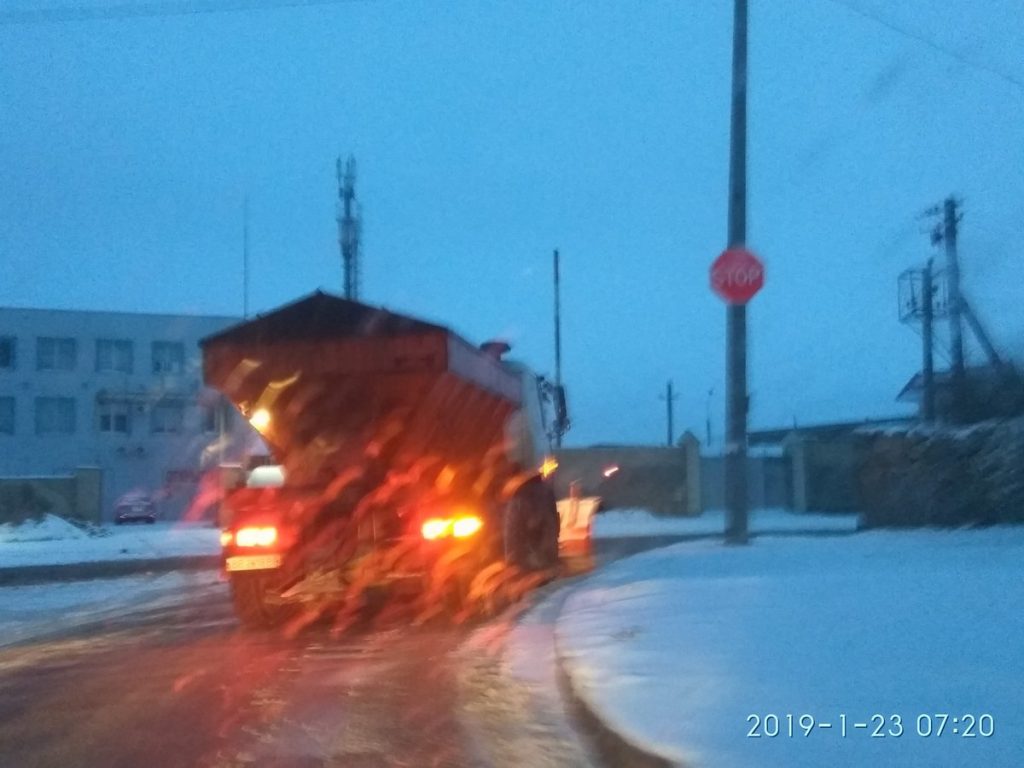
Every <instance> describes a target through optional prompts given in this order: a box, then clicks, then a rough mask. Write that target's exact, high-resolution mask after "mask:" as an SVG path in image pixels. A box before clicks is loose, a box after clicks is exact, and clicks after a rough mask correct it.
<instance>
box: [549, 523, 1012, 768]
mask: <svg viewBox="0 0 1024 768" xmlns="http://www.w3.org/2000/svg"><path fill="white" fill-rule="evenodd" d="M1022 607H1024V528H992V529H987V530H975V531H966V530H962V531H948V532H947V531H901V532H891V531H886V532H866V533H859V534H855V535H852V536H841V537H808V538H800V537H785V538H783V537H778V538H771V537H765V538H759V539H757V540H755V542H754V543H753V544H751V545H750V546H749V547H725V546H722V545H721V544H720V543H718V542H717V541H698V542H688V543H684V544H677V545H675V546H673V547H670V548H667V549H663V550H658V551H655V552H651V553H647V554H643V555H638V556H636V557H632V558H628V559H626V560H622V561H619V562H617V563H614V564H612V565H611V566H609V567H608V568H606V569H605V570H603V571H602V572H599V573H598V574H596V575H595V576H593V577H591V578H590V579H588V580H587V581H585V582H584V583H583V585H582V586H581V587H579V588H578V589H576V590H574V591H573V593H572V594H571V595H570V596H569V597H568V599H567V601H566V603H565V607H564V609H563V612H562V614H561V616H560V618H559V621H558V627H557V631H556V636H557V640H558V644H559V650H560V653H561V655H562V658H563V659H564V661H565V663H566V665H567V668H568V670H569V672H570V674H571V675H572V678H573V680H574V683H575V687H576V688H577V689H578V690H579V692H580V693H581V695H583V696H584V697H585V699H586V700H587V701H588V702H589V703H590V704H591V706H592V707H593V708H594V709H596V710H597V711H598V712H599V713H601V714H602V716H603V717H605V718H606V719H607V720H608V721H609V722H610V723H612V724H613V725H614V726H615V727H617V728H618V729H619V730H621V731H622V732H624V733H626V734H628V735H630V736H631V737H632V738H633V739H635V740H636V741H638V742H639V743H642V744H645V745H647V746H648V747H650V748H654V749H656V750H658V751H660V752H662V753H663V754H666V755H667V756H670V757H671V758H672V759H675V760H681V761H685V762H686V764H687V765H688V766H696V767H697V768H700V767H702V766H704V767H709V768H710V767H714V768H739V767H741V766H742V767H746V766H761V767H762V768H782V767H785V768H801V767H803V766H807V767H811V766H813V767H814V768H820V766H825V765H849V766H873V765H898V766H901V767H903V768H917V767H918V766H922V767H923V766H928V767H929V768H933V767H934V766H947V765H948V766H957V768H962V767H963V766H986V767H989V766H991V767H992V768H994V767H995V766H1013V765H1019V764H1020V756H1021V755H1022V754H1024V696H1022V694H1021V688H1020V671H1021V670H1022V669H1024V610H1022ZM941 714H947V715H948V716H949V719H948V720H947V721H946V723H945V728H944V732H943V733H942V735H941V736H937V735H934V734H935V733H936V731H937V729H938V724H939V720H940V718H939V717H938V716H939V715H941ZM983 714H985V715H990V716H991V718H992V724H993V728H994V735H992V736H990V737H985V736H982V735H977V736H973V737H972V736H966V737H965V735H963V734H964V729H965V724H964V721H963V720H962V719H960V720H958V721H957V722H955V723H954V721H953V718H954V717H956V718H963V716H964V715H968V716H972V717H974V718H975V720H974V724H973V728H969V730H971V731H972V732H973V733H975V734H980V733H981V731H982V729H981V728H980V727H979V726H981V725H984V731H985V732H986V733H987V732H988V727H989V725H990V723H989V720H988V719H987V718H981V715H983ZM803 715H809V716H810V718H813V719H814V722H815V723H818V724H822V723H827V724H831V725H832V728H831V729H826V728H818V727H815V728H814V729H813V730H812V731H811V733H810V735H809V736H804V735H803V731H802V730H801V728H800V726H799V718H800V717H801V716H803ZM843 715H845V716H846V720H847V731H846V735H845V737H844V736H843V735H842V733H841V717H842V716H843ZM875 715H878V716H880V717H881V718H884V722H883V727H882V729H881V733H883V734H887V735H884V736H881V737H876V738H873V737H872V733H873V732H874V730H875V727H876V725H877V724H878V723H879V718H877V717H874V716H875ZM919 715H924V716H926V717H922V718H921V720H920V722H919V720H918V716H919ZM769 716H774V717H777V718H778V728H779V735H778V736H774V737H770V736H768V735H764V734H765V729H766V727H767V730H768V732H769V733H772V732H774V731H775V727H776V725H775V721H774V720H773V718H772V717H769ZM788 716H792V717H793V719H794V725H793V729H794V730H793V733H794V735H793V736H790V735H789V724H788V723H789V721H788ZM893 716H899V717H900V718H902V721H901V723H899V724H897V723H896V722H895V720H894V719H893ZM753 717H757V718H760V724H759V728H757V729H756V731H755V732H756V733H760V734H762V735H760V736H750V735H748V732H750V731H751V729H752V728H753V727H755V726H757V725H758V723H757V722H755V720H754V719H753ZM808 719H809V718H806V717H805V718H804V722H805V723H806V722H808ZM929 722H930V723H931V727H932V733H933V735H932V736H923V735H918V728H919V726H920V728H921V731H922V732H926V730H927V726H928V724H929ZM855 723H863V724H866V725H867V727H866V728H859V727H856V726H855V725H854V724H855ZM967 727H969V724H968V726H967ZM901 728H902V733H901V734H900V735H896V734H897V733H900V731H901ZM889 734H891V735H889Z"/></svg>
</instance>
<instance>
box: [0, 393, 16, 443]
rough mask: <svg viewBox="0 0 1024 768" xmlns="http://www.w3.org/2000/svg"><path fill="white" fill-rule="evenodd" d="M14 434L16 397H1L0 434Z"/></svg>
mask: <svg viewBox="0 0 1024 768" xmlns="http://www.w3.org/2000/svg"><path fill="white" fill-rule="evenodd" d="M13 434H14V398H13V397H0V435H13Z"/></svg>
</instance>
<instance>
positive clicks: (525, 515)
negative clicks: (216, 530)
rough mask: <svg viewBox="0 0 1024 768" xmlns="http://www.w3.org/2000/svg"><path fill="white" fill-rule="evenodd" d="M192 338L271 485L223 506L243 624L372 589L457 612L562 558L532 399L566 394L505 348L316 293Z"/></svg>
mask: <svg viewBox="0 0 1024 768" xmlns="http://www.w3.org/2000/svg"><path fill="white" fill-rule="evenodd" d="M201 347H202V350H203V375H204V380H205V382H206V384H207V385H208V386H211V387H214V388H216V389H218V390H219V391H220V392H222V393H223V394H224V395H225V396H227V397H228V398H229V399H230V400H231V402H232V403H233V404H234V405H235V407H236V408H237V409H238V410H239V411H240V412H241V413H242V414H243V415H244V416H245V417H246V418H247V419H248V420H249V421H250V423H251V424H252V425H253V426H254V427H256V428H257V429H258V430H259V431H260V433H261V435H262V436H263V439H264V441H265V442H266V444H267V445H268V446H269V449H270V452H271V454H272V458H271V462H272V463H273V465H274V466H275V468H276V469H275V472H276V476H277V477H278V478H280V480H279V481H278V482H269V483H267V482H249V483H246V484H241V487H237V488H234V489H232V490H230V491H229V492H228V493H227V494H226V497H225V500H224V503H223V505H222V510H221V527H222V534H221V541H222V543H223V558H224V559H223V562H224V568H225V570H226V572H227V574H228V578H229V580H230V584H231V591H232V595H233V599H234V605H235V608H236V612H237V614H238V616H239V618H240V619H241V620H242V621H243V622H244V623H247V624H250V625H263V626H266V625H271V624H274V623H276V622H279V621H281V620H282V619H283V618H285V617H287V616H288V615H290V614H292V613H294V612H295V611H296V610H299V609H301V608H303V607H306V608H307V609H311V608H314V607H315V609H316V610H320V609H321V608H323V607H324V606H334V607H338V608H347V607H351V605H352V603H353V602H355V601H358V600H360V599H363V597H364V596H365V594H366V592H367V590H368V589H370V588H374V589H376V588H381V587H383V588H385V589H386V590H387V591H396V592H398V591H402V592H405V591H408V592H413V593H416V594H419V595H426V596H427V598H428V599H434V600H439V601H441V600H443V601H451V602H452V603H454V604H461V603H463V602H464V601H465V600H466V598H467V596H468V595H470V594H473V593H474V592H475V591H479V589H480V587H481V584H480V581H481V579H482V578H485V577H486V574H488V573H494V572H495V571H496V570H500V569H502V568H505V569H506V570H507V569H509V568H511V569H514V570H515V571H534V572H537V571H544V570H546V569H550V568H552V567H554V566H555V565H556V564H557V561H558V530H559V519H558V513H557V509H556V505H555V498H554V494H553V492H552V490H551V488H550V486H549V483H548V482H547V481H546V480H545V478H544V476H545V475H546V474H547V470H549V469H550V467H551V463H550V462H549V461H548V460H547V458H546V455H547V453H548V448H549V443H548V436H547V434H548V430H547V420H546V414H545V403H546V402H548V401H553V402H557V403H560V402H564V397H562V396H561V395H560V393H559V396H557V397H550V396H549V395H550V387H549V386H548V385H547V384H546V383H545V382H544V381H543V379H541V378H539V377H537V376H535V375H534V374H532V373H530V371H529V370H528V369H526V368H525V367H523V366H521V365H519V364H517V363H513V362H510V361H506V360H504V359H502V357H503V355H504V353H505V352H507V351H508V346H507V345H505V344H503V343H501V342H495V343H489V344H485V345H483V346H482V347H479V348H478V347H474V346H472V345H470V344H469V343H467V342H466V341H464V340H463V339H462V338H460V337H459V336H457V335H456V334H454V333H453V332H452V331H450V330H449V329H447V328H444V327H442V326H439V325H435V324H432V323H428V322H424V321H422V320H418V319H415V318H412V317H408V316H405V315H400V314H396V313H393V312H390V311H387V310H385V309H380V308H375V307H371V306H368V305H365V304H361V303H358V302H354V301H348V300H345V299H341V298H338V297H335V296H331V295H328V294H325V293H321V292H318V293H315V294H313V295H311V296H308V297H306V298H304V299H301V300H299V301H297V302H294V303H292V304H288V305H286V306H284V307H281V308H279V309H277V310H274V311H272V312H269V313H267V314H264V315H261V316H259V317H256V318H255V319H252V320H249V321H246V322H243V323H241V324H239V325H236V326H234V327H231V328H228V329H227V330H225V331H223V332H221V333H218V334H216V335H214V336H210V337H208V338H206V339H204V340H203V341H202V342H201ZM264 477H266V473H264Z"/></svg>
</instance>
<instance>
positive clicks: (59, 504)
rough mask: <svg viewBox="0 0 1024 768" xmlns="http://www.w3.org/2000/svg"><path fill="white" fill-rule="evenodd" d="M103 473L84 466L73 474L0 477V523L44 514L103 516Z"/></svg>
mask: <svg viewBox="0 0 1024 768" xmlns="http://www.w3.org/2000/svg"><path fill="white" fill-rule="evenodd" d="M102 485H103V475H102V472H101V471H100V470H99V469H96V468H94V467H81V468H79V469H78V470H76V471H75V473H74V474H72V475H54V476H51V477H2V478H0V524H2V523H20V522H22V521H24V520H26V519H33V518H36V519H38V518H39V517H42V515H44V514H51V515H58V516H60V517H64V518H74V519H78V520H84V521H87V522H99V521H100V519H101V509H102V506H101V500H102Z"/></svg>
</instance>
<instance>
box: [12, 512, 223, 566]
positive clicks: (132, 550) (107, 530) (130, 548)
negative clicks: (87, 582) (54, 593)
mask: <svg viewBox="0 0 1024 768" xmlns="http://www.w3.org/2000/svg"><path fill="white" fill-rule="evenodd" d="M50 517H52V516H50ZM48 519H49V518H48ZM53 520H56V521H57V522H54V523H46V525H45V530H46V531H52V532H55V533H56V534H60V535H59V536H56V535H55V536H53V537H45V536H43V537H39V536H35V534H34V533H33V530H32V529H29V530H27V531H25V530H23V529H26V525H28V524H23V525H20V526H17V527H16V528H14V529H13V530H14V531H17V533H15V534H13V537H9V536H10V535H11V534H9V533H4V532H3V531H4V528H8V527H9V526H0V568H6V567H12V566H22V565H60V564H66V563H89V562H97V561H105V560H131V559H135V560H138V559H151V558H164V557H182V556H187V555H216V554H217V553H219V552H220V532H219V531H218V529H216V528H212V527H210V526H207V525H202V524H195V523H157V524H156V525H131V526H103V527H102V528H100V529H98V530H97V531H96V533H98V534H99V535H92V536H91V535H89V534H87V533H86V532H84V531H82V530H80V529H78V528H76V527H75V526H73V525H71V524H70V523H68V522H66V521H64V520H61V519H60V518H53ZM26 536H30V538H26Z"/></svg>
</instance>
